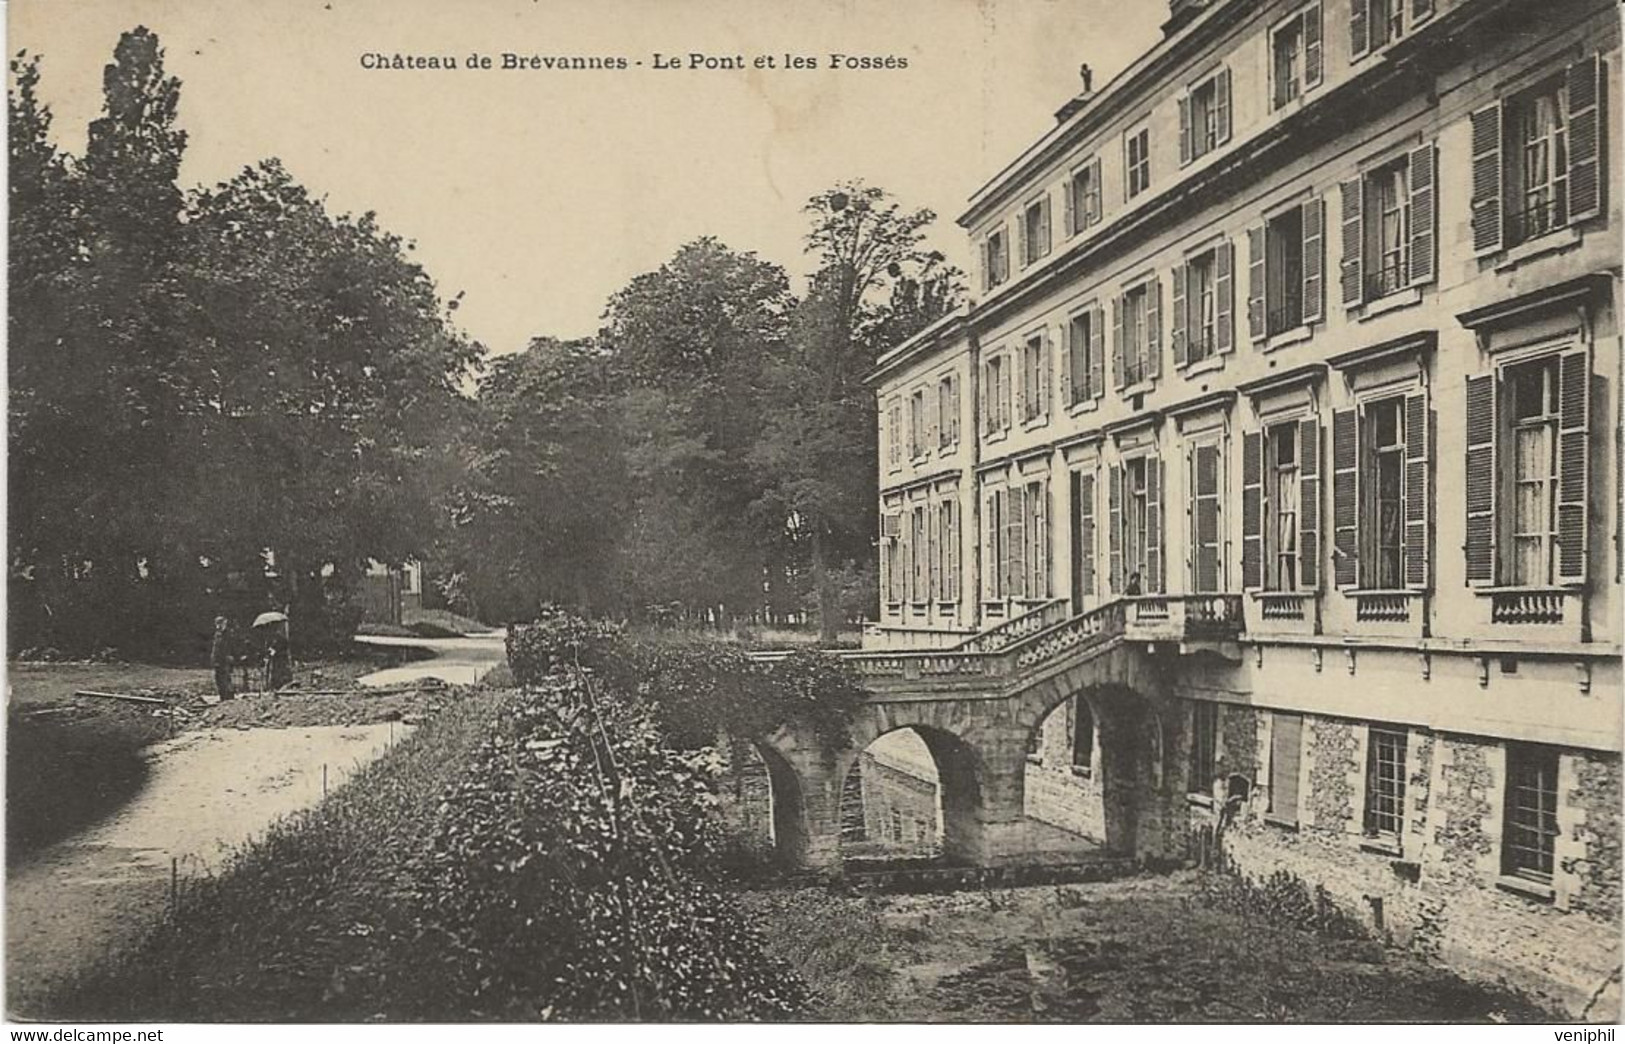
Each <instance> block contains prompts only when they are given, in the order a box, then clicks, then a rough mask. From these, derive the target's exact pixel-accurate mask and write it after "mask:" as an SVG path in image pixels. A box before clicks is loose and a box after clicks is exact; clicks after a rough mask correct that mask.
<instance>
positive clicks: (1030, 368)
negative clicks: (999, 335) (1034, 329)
mask: <svg viewBox="0 0 1625 1044" xmlns="http://www.w3.org/2000/svg"><path fill="white" fill-rule="evenodd" d="M1048 348H1049V344H1048V340H1047V338H1046V337H1045V336H1044V334H1042V333H1038V334H1034V335H1033V336H1032V337H1029V338H1027V341H1026V343H1025V344H1023V345H1022V346H1021V392H1022V395H1021V419H1022V420H1024V421H1032V420H1037V419H1038V418H1040V417H1042V416H1044V415H1045V414H1046V413H1048V412H1049V351H1048Z"/></svg>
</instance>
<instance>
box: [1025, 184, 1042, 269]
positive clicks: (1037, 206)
mask: <svg viewBox="0 0 1625 1044" xmlns="http://www.w3.org/2000/svg"><path fill="white" fill-rule="evenodd" d="M1019 227H1020V230H1021V267H1023V268H1026V267H1027V266H1028V265H1031V264H1034V263H1036V262H1038V261H1040V260H1042V259H1044V258H1046V257H1048V256H1049V249H1050V234H1049V233H1050V224H1049V193H1048V192H1046V193H1044V194H1043V195H1042V196H1039V197H1038V198H1037V199H1035V200H1033V201H1032V202H1030V203H1028V204H1027V205H1026V206H1025V207H1023V208H1022V211H1021V224H1020V226H1019Z"/></svg>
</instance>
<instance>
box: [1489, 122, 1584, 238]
mask: <svg viewBox="0 0 1625 1044" xmlns="http://www.w3.org/2000/svg"><path fill="white" fill-rule="evenodd" d="M1471 120H1472V125H1473V202H1472V210H1473V253H1475V254H1491V253H1494V252H1495V251H1497V250H1500V249H1501V227H1502V224H1503V220H1502V211H1503V208H1504V206H1505V203H1504V201H1503V200H1502V197H1501V105H1500V103H1499V102H1497V103H1496V104H1494V105H1486V106H1485V107H1484V108H1482V109H1479V110H1478V111H1477V112H1474V113H1473V114H1472V117H1471ZM1573 142H1574V138H1573V132H1572V131H1571V132H1570V138H1569V154H1570V155H1571V156H1572V155H1573V154H1574V144H1573ZM1573 192H1574V187H1573V183H1572V182H1570V185H1569V193H1570V200H1571V202H1572V200H1573Z"/></svg>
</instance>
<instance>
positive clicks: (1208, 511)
mask: <svg viewBox="0 0 1625 1044" xmlns="http://www.w3.org/2000/svg"><path fill="white" fill-rule="evenodd" d="M1193 456H1194V460H1193V463H1194V465H1195V467H1194V471H1195V479H1196V481H1195V486H1196V496H1195V497H1194V499H1193V507H1194V518H1193V519H1192V522H1193V529H1194V536H1195V541H1194V545H1195V549H1196V553H1195V556H1194V557H1195V560H1196V561H1195V565H1196V575H1195V580H1196V588H1195V589H1196V590H1198V591H1217V590H1219V580H1220V577H1219V572H1220V561H1219V552H1220V543H1219V526H1220V518H1219V497H1220V490H1219V447H1218V446H1217V445H1216V444H1212V443H1209V444H1207V445H1202V446H1197V447H1196V451H1195V453H1194V454H1193Z"/></svg>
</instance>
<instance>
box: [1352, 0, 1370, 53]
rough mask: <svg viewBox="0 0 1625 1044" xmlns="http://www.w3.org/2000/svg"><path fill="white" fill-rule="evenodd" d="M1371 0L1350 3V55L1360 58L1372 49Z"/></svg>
mask: <svg viewBox="0 0 1625 1044" xmlns="http://www.w3.org/2000/svg"><path fill="white" fill-rule="evenodd" d="M1370 7H1371V0H1351V2H1350V3H1349V55H1350V56H1351V57H1354V58H1358V57H1359V56H1360V55H1362V54H1364V53H1365V52H1367V51H1369V50H1370V49H1371V19H1370V17H1369V15H1370V13H1371V12H1370Z"/></svg>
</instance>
